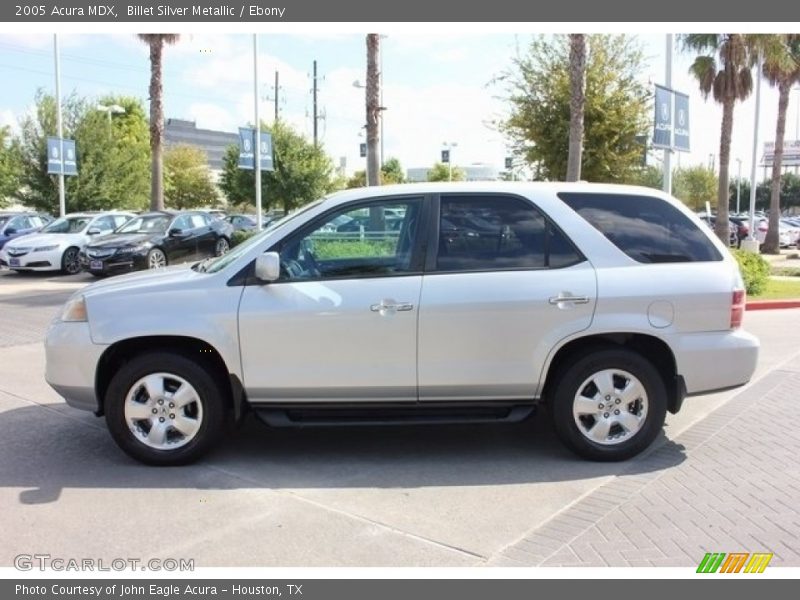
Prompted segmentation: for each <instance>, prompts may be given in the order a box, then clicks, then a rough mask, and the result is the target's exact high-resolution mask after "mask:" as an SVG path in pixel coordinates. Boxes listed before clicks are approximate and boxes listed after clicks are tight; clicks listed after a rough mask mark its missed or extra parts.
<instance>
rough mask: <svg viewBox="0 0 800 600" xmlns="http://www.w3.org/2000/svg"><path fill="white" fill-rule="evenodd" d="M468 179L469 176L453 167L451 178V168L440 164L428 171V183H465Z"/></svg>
mask: <svg viewBox="0 0 800 600" xmlns="http://www.w3.org/2000/svg"><path fill="white" fill-rule="evenodd" d="M466 178H467V174H466V173H465V172H464V170H463V169H460V168H459V167H453V169H452V177H451V172H450V167H449V166H448V165H446V164H444V163H440V162H437V163H435V164H434V165H433V167H431V168H430V169H429V170H428V181H464V180H465V179H466Z"/></svg>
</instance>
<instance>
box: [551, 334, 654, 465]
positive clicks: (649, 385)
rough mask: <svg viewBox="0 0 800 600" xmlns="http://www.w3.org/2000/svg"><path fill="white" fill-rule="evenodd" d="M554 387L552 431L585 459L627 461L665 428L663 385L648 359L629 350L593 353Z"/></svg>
mask: <svg viewBox="0 0 800 600" xmlns="http://www.w3.org/2000/svg"><path fill="white" fill-rule="evenodd" d="M637 382H638V388H637V387H636V383H637ZM555 384H556V385H555V388H554V390H553V393H552V395H551V406H550V413H551V415H552V418H553V427H554V429H555V432H556V434H557V435H558V437H559V438H560V439H561V441H562V442H563V443H564V445H565V446H567V447H568V448H569V449H570V450H572V451H573V452H575V453H576V454H577V455H578V456H581V457H582V458H585V459H588V460H595V461H620V460H626V459H628V458H631V457H633V456H636V455H637V454H639V453H640V452H642V451H643V450H644V449H645V448H647V447H648V446H650V444H652V443H653V440H655V438H656V436H657V435H658V434H659V432H660V431H661V430H662V428H663V426H664V419H665V418H666V414H667V391H666V386H665V385H664V381H663V379H662V377H661V375H660V374H659V373H658V371H657V370H656V368H655V367H654V366H653V365H652V364H651V363H650V362H649V361H648V360H647V359H645V358H644V357H642V356H641V355H640V354H637V353H635V352H632V351H630V350H626V349H623V348H619V349H617V348H607V349H599V350H595V351H593V352H591V353H589V354H587V355H585V356H583V357H582V358H579V359H578V360H577V361H576V362H575V363H574V364H572V365H571V366H569V367H567V368H566V369H565V370H563V371H562V372H561V373H560V374H559V375H558V376H557V379H556V382H555ZM601 388H602V393H601ZM626 390H627V391H626ZM601 406H602V408H601ZM596 427H598V428H597V429H596Z"/></svg>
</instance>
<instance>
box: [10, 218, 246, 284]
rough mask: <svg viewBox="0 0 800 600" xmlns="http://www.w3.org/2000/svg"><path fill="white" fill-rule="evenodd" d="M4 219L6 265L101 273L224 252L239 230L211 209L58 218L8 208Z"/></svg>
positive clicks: (155, 266)
mask: <svg viewBox="0 0 800 600" xmlns="http://www.w3.org/2000/svg"><path fill="white" fill-rule="evenodd" d="M0 219H2V220H0V231H1V232H2V233H0V266H3V267H8V268H9V269H12V270H14V271H60V272H62V273H64V274H68V275H74V274H76V273H79V272H81V271H88V272H89V273H91V274H92V275H95V276H98V277H102V276H106V275H114V274H117V273H123V272H128V271H135V270H141V269H156V268H160V267H165V266H167V265H170V264H175V263H180V262H186V261H194V260H201V259H204V258H208V257H212V256H220V255H222V254H224V253H226V252H227V251H228V250H229V249H230V245H231V236H232V234H233V231H234V227H233V225H231V223H229V222H228V221H226V220H225V219H224V218H219V217H218V216H217V215H212V214H210V213H209V212H206V211H171V210H164V211H156V212H148V213H142V214H138V215H137V214H134V213H131V212H122V211H111V212H81V213H72V214H68V215H65V216H64V217H61V218H59V219H55V220H51V219H50V218H49V217H47V216H46V215H40V214H35V213H7V214H4V215H0ZM23 226H26V227H23ZM27 226H30V227H27Z"/></svg>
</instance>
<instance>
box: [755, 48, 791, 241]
mask: <svg viewBox="0 0 800 600" xmlns="http://www.w3.org/2000/svg"><path fill="white" fill-rule="evenodd" d="M771 37H775V38H778V39H779V41H780V45H781V49H782V52H780V53H779V54H773V55H772V56H767V57H766V58H765V60H764V76H765V77H766V78H767V81H769V83H770V85H773V86H775V87H777V88H778V123H777V125H776V127H775V158H774V159H773V161H772V190H771V195H770V201H769V228H768V229H767V237H766V239H765V240H764V246H763V248H762V250H763V252H765V253H767V254H778V253H779V252H780V239H779V230H780V211H781V167H782V166H783V165H782V163H783V139H784V137H785V133H786V109H787V108H788V107H789V93H790V92H791V89H792V86H793V85H794V84H796V83H798V82H800V34H796V33H790V34H784V35H775V36H771Z"/></svg>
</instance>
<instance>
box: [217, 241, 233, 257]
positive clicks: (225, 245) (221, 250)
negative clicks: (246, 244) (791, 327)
mask: <svg viewBox="0 0 800 600" xmlns="http://www.w3.org/2000/svg"><path fill="white" fill-rule="evenodd" d="M230 249H231V243H230V242H229V241H228V238H226V237H224V236H223V237H221V238H219V239H218V240H217V242H216V243H215V244H214V256H222V255H223V254H225V253H226V252H227V251H228V250H230Z"/></svg>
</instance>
